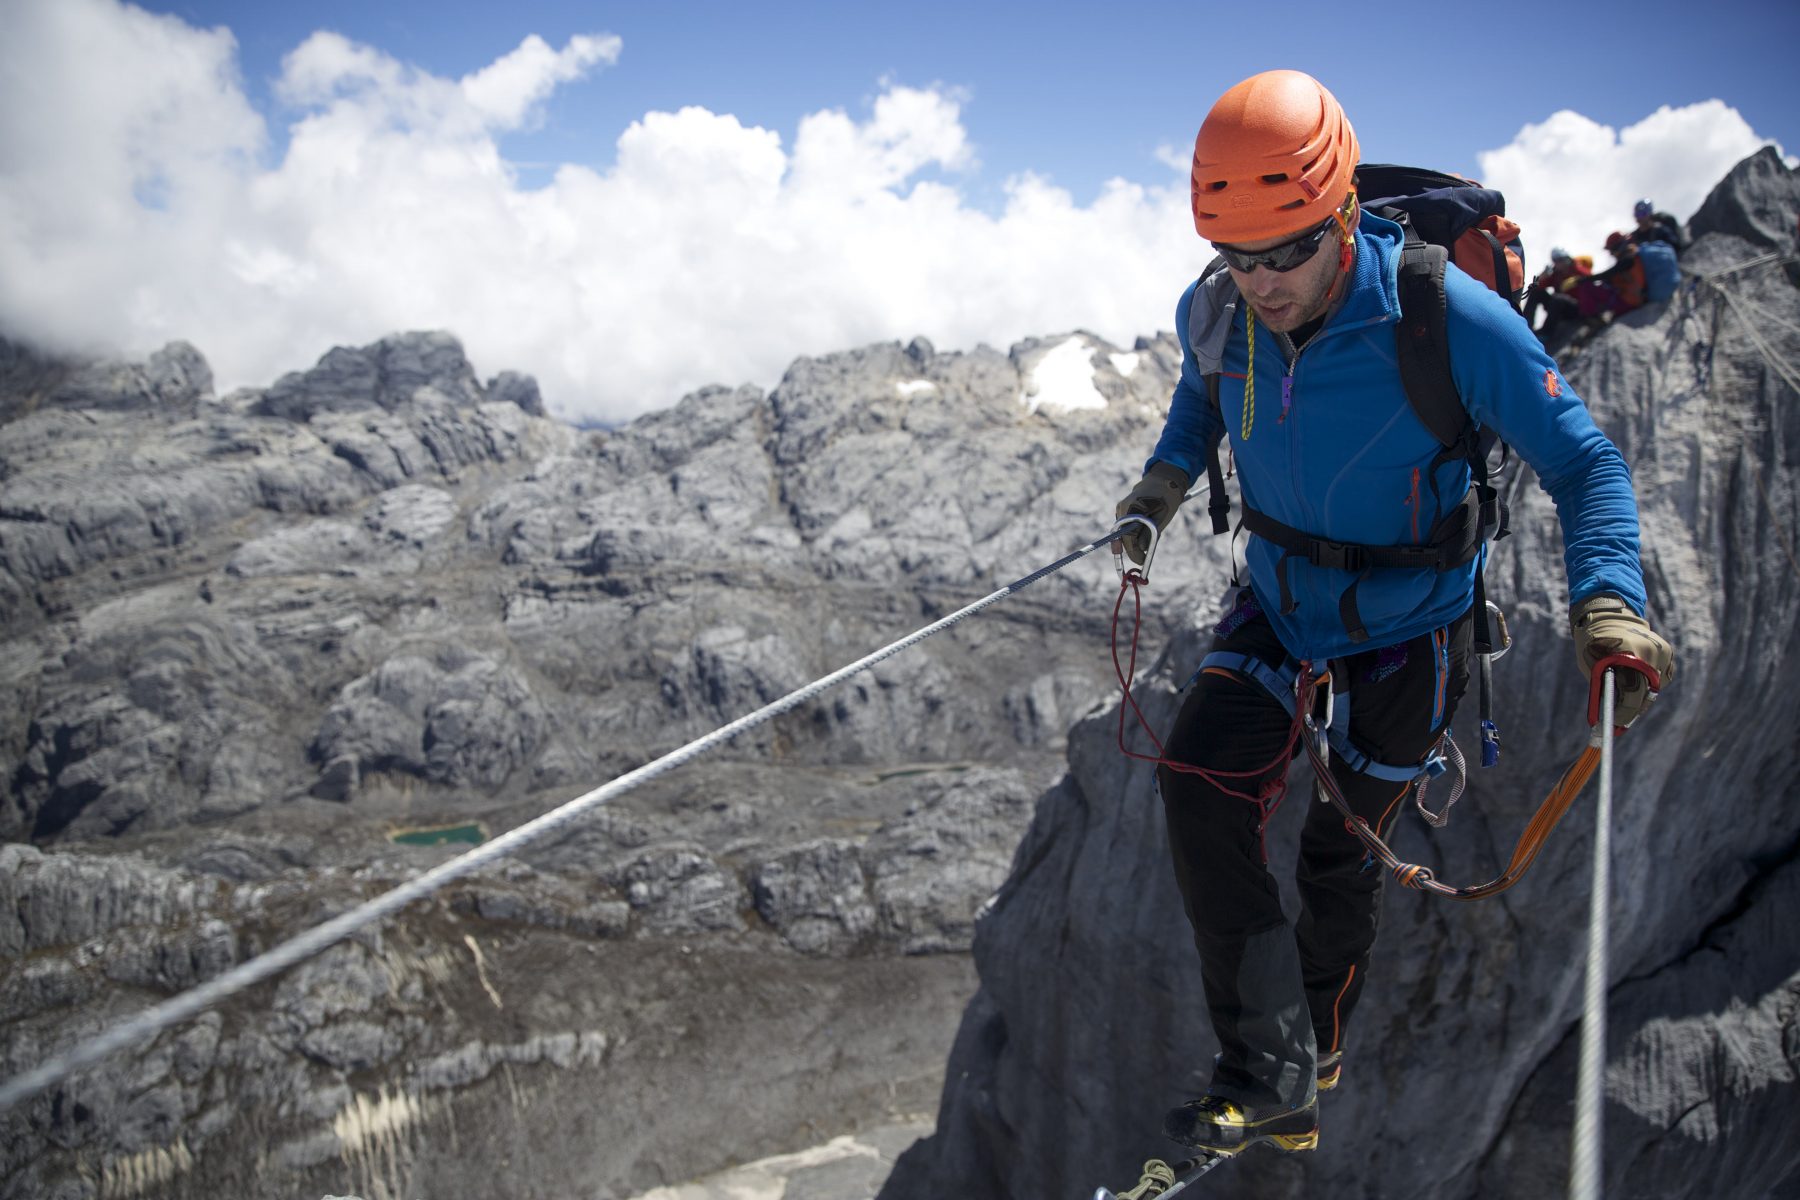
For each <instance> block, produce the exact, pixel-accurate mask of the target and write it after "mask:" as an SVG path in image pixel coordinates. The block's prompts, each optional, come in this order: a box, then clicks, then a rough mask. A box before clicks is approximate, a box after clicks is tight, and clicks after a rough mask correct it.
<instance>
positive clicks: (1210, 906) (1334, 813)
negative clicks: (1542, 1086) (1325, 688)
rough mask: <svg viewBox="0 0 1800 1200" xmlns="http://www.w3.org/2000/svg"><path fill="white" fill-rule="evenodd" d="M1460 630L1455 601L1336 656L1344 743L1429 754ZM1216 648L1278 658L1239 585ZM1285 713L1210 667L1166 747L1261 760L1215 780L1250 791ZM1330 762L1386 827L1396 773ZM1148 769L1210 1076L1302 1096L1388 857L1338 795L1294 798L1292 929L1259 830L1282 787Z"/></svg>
mask: <svg viewBox="0 0 1800 1200" xmlns="http://www.w3.org/2000/svg"><path fill="white" fill-rule="evenodd" d="M1470 634H1471V621H1470V618H1469V614H1464V615H1463V616H1462V617H1461V618H1459V619H1458V620H1456V621H1455V622H1453V623H1452V624H1451V625H1450V626H1448V627H1446V628H1443V629H1438V630H1434V631H1433V632H1431V633H1429V634H1426V635H1424V636H1422V637H1418V638H1414V639H1413V640H1411V641H1409V642H1405V643H1402V644H1400V645H1397V646H1389V647H1384V648H1381V649H1373V650H1368V651H1364V652H1362V653H1358V654H1355V655H1352V656H1351V657H1349V658H1347V659H1341V660H1338V661H1336V662H1334V663H1333V664H1332V671H1333V677H1334V680H1335V681H1336V682H1337V685H1338V687H1339V689H1340V691H1341V690H1342V689H1343V688H1345V687H1346V686H1347V687H1348V689H1349V693H1350V738H1351V741H1352V743H1353V744H1354V745H1355V746H1356V747H1358V748H1359V749H1361V750H1362V751H1363V752H1364V753H1367V754H1369V755H1370V756H1371V757H1372V758H1374V759H1375V760H1377V761H1378V762H1383V763H1388V764H1393V765H1403V764H1413V763H1420V762H1423V761H1424V760H1425V759H1426V758H1427V757H1429V755H1430V752H1431V750H1432V749H1433V747H1435V746H1436V745H1437V742H1438V739H1439V737H1440V735H1441V734H1442V733H1443V731H1444V730H1445V728H1446V727H1448V725H1449V723H1450V718H1451V716H1452V714H1453V712H1454V710H1455V707H1456V701H1457V699H1458V698H1459V697H1460V696H1461V694H1462V691H1463V688H1464V686H1465V685H1466V684H1467V682H1468V662H1469V647H1470V640H1471V638H1470ZM1213 648H1214V649H1215V650H1225V651H1234V652H1237V653H1240V654H1250V655H1253V656H1255V657H1257V658H1259V659H1261V660H1263V661H1264V662H1266V663H1268V664H1269V665H1270V666H1272V667H1276V668H1279V667H1281V665H1282V664H1283V663H1284V661H1286V660H1287V652H1286V650H1285V649H1284V648H1283V647H1282V645H1281V643H1280V642H1279V641H1278V640H1277V638H1276V636H1275V631H1274V630H1273V629H1272V628H1271V627H1270V625H1269V622H1268V619H1267V617H1265V616H1263V615H1262V613H1261V611H1260V609H1259V608H1258V606H1257V603H1256V599H1255V597H1254V596H1253V595H1252V594H1251V592H1250V591H1249V589H1247V588H1246V589H1244V590H1243V591H1242V593H1241V595H1240V599H1239V601H1238V603H1237V605H1236V607H1235V608H1234V609H1233V610H1232V612H1231V613H1230V614H1229V615H1227V617H1226V618H1225V620H1224V621H1223V622H1221V623H1220V625H1219V627H1218V630H1217V637H1216V640H1215V642H1214V645H1213ZM1339 703H1342V700H1340V701H1339ZM1291 720H1292V718H1291V717H1290V716H1289V714H1288V711H1287V709H1285V708H1283V707H1282V705H1281V704H1280V702H1278V701H1277V700H1276V699H1275V698H1274V697H1273V696H1271V695H1270V694H1269V692H1268V691H1267V690H1266V689H1265V688H1264V687H1263V686H1262V685H1261V684H1260V683H1257V682H1256V681H1254V680H1252V679H1250V678H1248V677H1246V676H1244V675H1242V674H1239V673H1237V672H1235V671H1230V670H1227V669H1223V668H1220V667H1216V666H1215V667H1210V668H1206V669H1204V670H1202V671H1200V672H1199V673H1198V674H1197V675H1196V676H1195V678H1194V681H1193V682H1192V683H1191V684H1190V685H1189V688H1188V693H1187V697H1186V699H1185V700H1184V701H1183V703H1182V706H1181V710H1180V712H1179V714H1178V715H1177V716H1176V718H1175V724H1174V727H1173V729H1172V730H1171V732H1170V735H1169V738H1168V740H1167V742H1166V743H1165V751H1164V757H1166V758H1168V759H1171V760H1173V761H1176V762H1184V763H1192V764H1195V765H1197V766H1202V767H1206V768H1208V769H1210V770H1215V771H1248V770H1254V769H1256V768H1261V767H1265V766H1267V767H1268V768H1269V769H1268V770H1267V771H1265V772H1264V773H1263V774H1261V775H1260V776H1258V777H1255V778H1250V779H1238V780H1226V781H1224V782H1225V783H1226V784H1227V785H1228V786H1230V787H1232V788H1233V789H1234V790H1236V791H1240V792H1243V793H1246V794H1248V795H1250V796H1253V797H1254V796H1258V795H1260V794H1261V793H1262V792H1263V791H1264V790H1265V789H1266V788H1267V785H1269V784H1270V783H1272V782H1273V781H1275V780H1278V779H1280V778H1281V777H1282V776H1284V775H1285V773H1286V772H1287V769H1288V761H1287V759H1286V758H1285V757H1283V758H1282V759H1281V760H1280V761H1279V762H1276V759H1277V756H1278V755H1280V754H1281V750H1282V746H1283V744H1284V742H1285V741H1286V739H1287V736H1288V728H1289V724H1290V722H1291ZM1296 748H1297V746H1296ZM1331 767H1332V774H1333V776H1334V777H1335V778H1336V780H1337V782H1338V786H1339V787H1340V788H1342V790H1343V793H1344V796H1345V798H1346V799H1347V800H1348V801H1349V803H1350V806H1351V808H1352V810H1354V811H1355V812H1356V813H1357V815H1359V816H1361V817H1362V818H1363V819H1364V820H1365V821H1367V822H1368V823H1369V825H1370V826H1371V827H1373V828H1375V829H1376V830H1378V831H1379V832H1380V833H1382V835H1383V836H1385V835H1386V834H1387V832H1388V830H1389V829H1390V828H1391V827H1392V825H1393V823H1394V821H1395V819H1396V818H1397V817H1398V815H1399V813H1400V811H1401V808H1402V802H1403V801H1404V800H1405V798H1406V795H1407V785H1406V784H1403V783H1399V782H1395V781H1391V780H1385V779H1378V778H1375V777H1373V776H1369V775H1364V774H1359V773H1357V772H1354V771H1351V770H1349V769H1347V768H1346V767H1345V766H1344V765H1343V763H1342V760H1341V758H1340V756H1337V755H1333V756H1332V759H1331ZM1157 782H1158V787H1159V789H1160V791H1161V793H1162V799H1163V811H1164V814H1165V816H1166V818H1167V821H1168V827H1169V843H1170V849H1171V850H1172V852H1173V855H1174V859H1175V878H1176V882H1177V883H1178V884H1179V885H1180V887H1181V894H1182V898H1183V900H1184V902H1185V904H1186V907H1187V916H1188V921H1189V922H1190V923H1191V924H1192V926H1193V929H1194V944H1195V945H1196V946H1197V947H1198V949H1199V951H1200V961H1201V970H1202V974H1203V978H1204V981H1205V987H1206V1003H1207V1008H1208V1010H1209V1012H1210V1015H1211V1017H1212V1023H1213V1029H1214V1032H1215V1033H1216V1034H1217V1035H1218V1039H1219V1045H1220V1053H1219V1058H1218V1060H1217V1062H1216V1063H1215V1065H1214V1069H1213V1080H1212V1088H1213V1090H1214V1091H1216V1092H1218V1093H1219V1094H1221V1095H1224V1096H1226V1097H1228V1098H1230V1099H1234V1100H1238V1101H1239V1102H1242V1103H1247V1104H1257V1105H1266V1104H1271V1103H1282V1104H1301V1103H1304V1102H1305V1101H1306V1099H1308V1098H1309V1097H1310V1096H1311V1095H1312V1094H1313V1087H1314V1081H1315V1075H1314V1072H1315V1058H1316V1056H1317V1055H1319V1054H1327V1053H1330V1052H1331V1051H1333V1050H1336V1049H1340V1048H1341V1047H1342V1046H1343V1034H1344V1027H1345V1025H1346V1023H1347V1022H1348V1020H1349V1018H1350V1013H1351V1011H1352V1010H1353V1009H1354V1008H1355V1007H1356V1002H1357V999H1358V997H1359V996H1360V995H1361V992H1362V987H1363V982H1364V979H1365V977H1366V975H1367V972H1368V963H1369V953H1370V950H1371V948H1372V947H1373V946H1374V944H1375V930H1376V924H1377V920H1378V918H1379V913H1380V899H1381V887H1382V879H1383V876H1384V874H1385V871H1384V870H1383V868H1382V867H1381V865H1380V863H1378V862H1377V861H1376V860H1375V859H1374V858H1373V857H1371V856H1370V855H1369V853H1368V851H1367V849H1366V848H1365V847H1364V845H1363V844H1362V842H1361V841H1360V840H1359V839H1358V838H1357V837H1356V835H1354V834H1353V833H1351V832H1350V831H1349V829H1348V828H1347V826H1346V824H1345V821H1344V818H1343V814H1341V813H1340V812H1339V811H1338V810H1337V808H1336V807H1334V806H1333V805H1331V804H1329V803H1319V802H1317V801H1315V800H1314V799H1313V798H1312V797H1310V796H1296V797H1295V798H1294V801H1293V802H1294V805H1295V806H1296V807H1303V808H1304V809H1305V815H1304V820H1305V825H1304V826H1303V828H1302V831H1301V839H1300V856H1299V866H1298V869H1297V872H1296V882H1297V883H1298V885H1299V893H1300V901H1301V910H1300V915H1299V922H1298V925H1297V926H1295V927H1293V928H1292V929H1290V927H1289V926H1288V924H1287V921H1286V918H1285V917H1284V916H1283V913H1282V909H1281V898H1280V893H1279V891H1278V889H1277V885H1276V882H1275V879H1274V877H1273V876H1272V875H1271V874H1270V873H1269V864H1268V853H1267V849H1266V846H1265V841H1264V837H1265V830H1266V828H1267V826H1268V822H1269V819H1270V817H1272V816H1273V815H1274V813H1273V807H1274V804H1275V803H1278V801H1273V802H1271V801H1267V800H1264V801H1256V800H1247V799H1243V798H1241V797H1238V796H1234V795H1231V794H1229V793H1228V792H1226V791H1224V790H1222V788H1221V787H1219V786H1215V785H1214V784H1212V783H1210V782H1208V781H1207V780H1206V779H1205V778H1203V777H1201V776H1198V775H1192V774H1187V773H1183V772H1177V771H1174V770H1171V769H1170V768H1168V767H1167V766H1162V767H1158V768H1157Z"/></svg>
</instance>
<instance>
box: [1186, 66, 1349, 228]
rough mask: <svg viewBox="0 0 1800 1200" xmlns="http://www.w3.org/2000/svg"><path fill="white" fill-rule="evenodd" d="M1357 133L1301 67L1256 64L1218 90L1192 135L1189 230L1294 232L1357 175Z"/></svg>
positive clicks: (1329, 207) (1337, 201) (1326, 210)
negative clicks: (1191, 221) (1246, 74)
mask: <svg viewBox="0 0 1800 1200" xmlns="http://www.w3.org/2000/svg"><path fill="white" fill-rule="evenodd" d="M1358 154H1359V148H1358V146H1357V143H1356V131H1355V130H1354V129H1352V128H1350V118H1348V117H1346V116H1345V115H1344V109H1343V107H1342V106H1341V105H1340V104H1338V102H1337V97H1335V96H1333V95H1332V94H1331V93H1330V92H1328V91H1326V90H1325V85H1324V84H1322V83H1320V82H1319V81H1318V80H1316V79H1314V78H1313V77H1312V76H1311V75H1307V74H1305V73H1303V72H1300V71H1264V72H1262V73H1260V74H1257V75H1252V76H1251V77H1250V78H1248V79H1246V80H1244V81H1243V82H1242V83H1240V84H1238V85H1236V86H1235V87H1233V88H1232V89H1231V90H1230V91H1228V92H1226V93H1225V94H1224V95H1223V96H1221V97H1219V101H1218V103H1217V104H1214V105H1213V107H1212V111H1211V112H1209V113H1207V114H1206V121H1205V122H1204V123H1203V124H1202V125H1201V126H1200V136H1198V137H1196V138H1195V139H1194V173H1193V201H1194V229H1195V230H1196V231H1197V232H1198V233H1199V234H1200V236H1201V237H1203V238H1205V239H1206V240H1207V241H1209V242H1226V243H1232V242H1255V241H1261V240H1263V239H1265V238H1272V237H1282V236H1284V235H1286V234H1291V233H1299V232H1301V231H1302V230H1305V229H1308V228H1310V227H1311V226H1314V225H1317V224H1318V223H1319V222H1321V221H1323V220H1325V219H1326V218H1328V217H1330V216H1331V215H1332V214H1333V213H1334V212H1336V211H1337V210H1338V207H1339V206H1340V205H1342V204H1343V202H1344V197H1345V196H1346V195H1348V194H1349V192H1350V189H1351V186H1352V183H1353V181H1354V179H1355V177H1356V161H1357V157H1358Z"/></svg>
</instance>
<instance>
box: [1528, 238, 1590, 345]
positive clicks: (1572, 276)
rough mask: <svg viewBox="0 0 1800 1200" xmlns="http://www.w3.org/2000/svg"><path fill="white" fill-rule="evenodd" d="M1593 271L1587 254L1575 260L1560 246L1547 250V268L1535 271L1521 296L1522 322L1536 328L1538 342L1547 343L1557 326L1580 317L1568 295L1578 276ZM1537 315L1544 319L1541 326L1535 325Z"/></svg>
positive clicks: (1578, 308)
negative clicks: (1522, 297) (1523, 299)
mask: <svg viewBox="0 0 1800 1200" xmlns="http://www.w3.org/2000/svg"><path fill="white" fill-rule="evenodd" d="M1593 272H1594V260H1593V259H1592V258H1590V257H1588V256H1587V255H1583V256H1582V257H1581V258H1579V259H1577V258H1576V257H1575V256H1574V255H1572V254H1570V253H1569V252H1568V251H1567V250H1564V249H1563V248H1562V247H1561V246H1557V247H1554V248H1552V249H1551V251H1550V265H1549V266H1548V267H1546V268H1544V269H1543V270H1542V271H1540V272H1538V275H1537V278H1535V279H1533V280H1532V281H1531V287H1530V289H1529V290H1528V291H1527V292H1526V295H1525V323H1526V324H1528V325H1530V326H1532V327H1533V328H1536V329H1538V331H1539V332H1538V338H1539V340H1541V341H1548V340H1549V339H1550V337H1551V336H1552V335H1553V334H1554V333H1556V331H1557V327H1558V326H1559V325H1561V324H1562V323H1563V322H1565V321H1571V320H1573V319H1575V318H1576V317H1578V316H1580V315H1581V308H1580V305H1579V304H1578V303H1577V302H1576V300H1575V297H1574V295H1573V294H1572V293H1573V292H1574V290H1575V286H1576V284H1577V283H1579V282H1580V280H1581V278H1582V276H1585V275H1591V274H1593ZM1540 312H1541V313H1542V314H1543V316H1544V323H1543V325H1542V326H1541V327H1539V326H1538V323H1537V318H1538V314H1539V313H1540Z"/></svg>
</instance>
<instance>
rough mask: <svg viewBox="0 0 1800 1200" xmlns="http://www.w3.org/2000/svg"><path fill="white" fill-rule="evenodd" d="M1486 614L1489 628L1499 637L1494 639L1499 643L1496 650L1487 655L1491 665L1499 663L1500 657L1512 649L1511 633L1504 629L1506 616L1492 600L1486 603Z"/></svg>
mask: <svg viewBox="0 0 1800 1200" xmlns="http://www.w3.org/2000/svg"><path fill="white" fill-rule="evenodd" d="M1487 614H1488V622H1489V627H1490V628H1491V629H1493V630H1495V631H1497V632H1498V633H1499V635H1500V636H1499V637H1498V638H1497V639H1496V641H1497V642H1498V643H1499V646H1498V648H1497V649H1495V650H1493V651H1491V652H1490V653H1489V654H1488V656H1487V660H1488V661H1489V662H1491V663H1492V662H1499V661H1500V657H1501V655H1503V654H1505V653H1506V652H1507V651H1508V650H1511V649H1512V631H1511V630H1509V629H1507V627H1506V614H1505V613H1503V612H1501V611H1500V606H1499V605H1498V604H1495V603H1494V602H1493V601H1492V600H1489V601H1488V602H1487Z"/></svg>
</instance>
